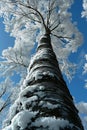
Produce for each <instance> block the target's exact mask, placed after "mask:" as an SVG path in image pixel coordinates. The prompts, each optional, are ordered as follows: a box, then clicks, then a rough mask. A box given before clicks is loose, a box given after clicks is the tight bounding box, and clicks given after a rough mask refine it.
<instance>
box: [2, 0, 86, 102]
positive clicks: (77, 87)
mask: <svg viewBox="0 0 87 130" xmlns="http://www.w3.org/2000/svg"><path fill="white" fill-rule="evenodd" d="M71 11H72V18H73V21H76V22H77V26H78V28H79V30H80V31H81V32H82V33H83V37H84V43H83V45H82V46H81V47H80V48H79V49H78V52H77V53H75V54H72V55H71V56H70V60H71V61H72V62H75V63H77V64H78V69H77V71H76V74H75V76H74V78H73V79H72V81H71V82H70V83H69V82H68V81H67V79H66V81H67V84H68V87H69V90H70V92H71V94H72V95H73V96H75V100H76V102H79V101H85V102H87V89H86V88H84V80H85V79H87V76H86V75H82V69H83V62H84V61H85V58H84V55H85V53H87V43H86V42H87V21H86V20H85V18H81V11H82V0H75V3H74V4H73V5H72V9H71ZM2 20H3V19H0V56H1V53H2V50H3V49H6V48H7V47H8V46H13V44H14V38H12V37H10V36H9V34H8V33H6V32H5V31H4V24H3V23H2ZM14 80H16V76H15V77H14Z"/></svg>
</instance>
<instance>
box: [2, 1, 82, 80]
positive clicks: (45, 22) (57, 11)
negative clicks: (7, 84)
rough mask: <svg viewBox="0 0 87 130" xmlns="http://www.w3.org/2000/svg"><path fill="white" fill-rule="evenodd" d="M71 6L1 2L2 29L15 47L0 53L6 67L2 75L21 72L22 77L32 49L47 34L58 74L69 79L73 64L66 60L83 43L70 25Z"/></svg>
mask: <svg viewBox="0 0 87 130" xmlns="http://www.w3.org/2000/svg"><path fill="white" fill-rule="evenodd" d="M4 3H5V4H4ZM72 3H73V1H72V0H67V1H66V2H64V1H63V0H62V1H60V0H58V1H54V0H46V1H43V0H41V1H39V0H38V1H37V0H24V1H22V0H1V1H0V8H1V10H0V14H1V16H2V17H3V18H4V24H5V29H6V31H7V32H9V33H10V35H11V36H13V37H15V44H14V47H13V48H8V49H7V50H5V51H3V57H4V58H5V59H6V60H5V61H3V62H2V63H1V68H3V67H4V66H7V67H5V71H3V72H2V74H3V75H6V74H7V72H8V73H9V72H10V73H9V75H10V76H11V74H12V73H13V71H14V70H15V71H16V72H18V71H19V72H21V75H22V74H24V72H25V74H26V68H27V67H28V64H29V57H30V55H31V50H32V47H33V46H34V45H35V43H37V42H38V39H40V37H41V36H42V35H43V34H45V33H46V34H49V35H50V36H51V40H52V45H53V48H54V51H55V53H56V55H57V58H58V61H59V65H60V68H61V71H62V72H63V73H65V74H66V76H67V77H68V78H69V79H71V77H72V76H73V74H74V70H75V68H76V65H75V64H72V63H71V62H70V61H69V59H68V57H69V56H70V54H71V53H74V52H76V51H77V49H78V47H79V46H80V45H81V43H82V35H81V33H80V32H79V31H78V29H77V27H76V26H75V24H74V23H72V20H71V13H70V12H69V11H68V9H69V8H70V7H71V4H72ZM67 30H68V31H67ZM11 54H12V55H11ZM5 72H6V73H5Z"/></svg>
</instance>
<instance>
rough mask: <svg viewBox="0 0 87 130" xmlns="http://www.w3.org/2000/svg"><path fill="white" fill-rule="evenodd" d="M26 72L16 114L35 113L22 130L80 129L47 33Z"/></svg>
mask: <svg viewBox="0 0 87 130" xmlns="http://www.w3.org/2000/svg"><path fill="white" fill-rule="evenodd" d="M28 71H29V74H28V76H27V78H26V80H25V86H24V88H22V91H21V94H20V99H21V100H20V103H19V104H20V105H19V106H18V107H17V110H16V113H20V112H21V111H25V110H27V111H29V112H33V113H34V112H36V114H35V115H34V116H32V118H31V120H30V121H29V122H28V123H27V125H26V127H24V129H23V128H22V130H83V126H82V123H81V120H80V118H79V116H78V111H77V109H76V108H75V106H74V103H73V99H72V96H71V94H70V92H69V90H68V88H67V85H66V83H65V81H64V80H63V76H62V74H61V72H60V69H59V65H58V61H57V59H56V56H55V53H54V52H53V49H52V46H51V39H50V35H49V34H46V35H44V36H43V37H42V38H41V40H40V43H39V44H38V48H37V52H36V54H35V55H34V57H33V58H32V60H31V63H30V66H29V70H28ZM19 108H21V109H19ZM25 118H26V117H25ZM17 125H18V124H17ZM17 127H18V126H17ZM18 128H19V129H18V130H20V128H21V126H19V127H18Z"/></svg>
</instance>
